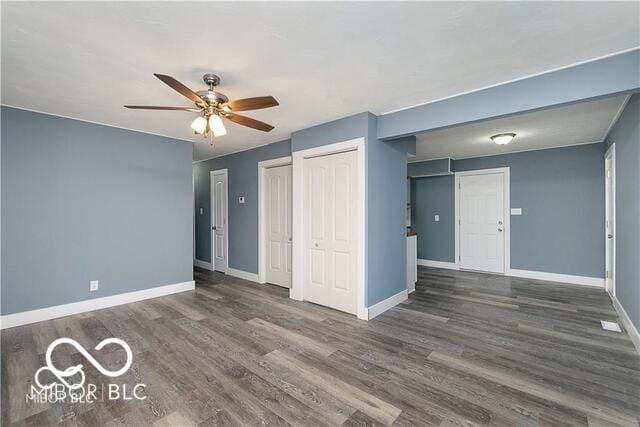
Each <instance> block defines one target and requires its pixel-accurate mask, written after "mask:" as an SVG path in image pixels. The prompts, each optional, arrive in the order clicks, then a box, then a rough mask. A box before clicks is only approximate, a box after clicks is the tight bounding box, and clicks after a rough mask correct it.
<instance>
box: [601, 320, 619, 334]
mask: <svg viewBox="0 0 640 427" xmlns="http://www.w3.org/2000/svg"><path fill="white" fill-rule="evenodd" d="M600 324H601V325H602V329H604V330H605V331H614V332H622V329H620V325H618V324H617V323H616V322H607V321H606V320H601V321H600Z"/></svg>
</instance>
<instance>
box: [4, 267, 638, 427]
mask: <svg viewBox="0 0 640 427" xmlns="http://www.w3.org/2000/svg"><path fill="white" fill-rule="evenodd" d="M195 277H196V281H197V288H196V290H195V291H194V292H185V293H181V294H176V295H172V296H167V297H162V298H157V299H153V300H146V301H143V302H138V303H134V304H128V305H122V306H118V307H113V308H110V309H105V310H99V311H94V312H91V313H86V314H82V315H77V316H70V317H66V318H61V319H57V320H52V321H47V322H41V323H37V324H33V325H28V326H22V327H17V328H13V329H8V330H4V331H2V377H1V379H2V389H1V391H2V397H1V403H2V425H7V426H8V425H38V426H39V425H56V424H62V425H87V426H96V425H120V424H128V425H149V424H157V425H164V426H166V425H191V424H198V425H204V426H209V425H265V424H267V425H287V424H294V425H305V426H327V425H442V426H453V425H463V426H471V425H513V426H525V425H589V426H601V425H638V422H639V419H640V418H639V416H640V356H639V355H638V354H637V353H636V352H635V350H634V347H633V345H632V343H631V341H630V339H629V338H628V336H627V335H626V333H622V334H620V333H615V332H606V331H603V330H602V329H601V328H600V320H613V321H617V316H616V313H615V311H614V310H613V307H612V305H611V302H610V300H609V298H608V297H607V295H606V294H605V292H604V291H603V290H600V289H594V288H588V287H583V286H571V285H558V284H552V283H548V282H538V281H531V280H526V279H515V278H508V277H501V276H494V275H484V274H477V273H469V272H453V271H448V270H440V269H431V268H420V270H419V282H418V285H417V287H416V292H415V293H413V294H412V295H411V296H410V298H409V300H408V301H407V302H405V303H403V304H401V305H399V306H397V307H395V308H393V309H392V310H390V311H388V312H386V313H384V314H383V315H381V316H379V317H378V318H376V319H374V320H372V321H370V322H365V321H361V320H357V319H356V318H354V317H353V316H349V315H346V314H342V313H340V312H337V311H333V310H330V309H326V308H323V307H319V306H316V305H313V304H309V303H301V302H296V301H292V300H290V299H288V298H287V294H288V291H287V290H286V289H282V288H278V287H275V286H269V285H257V284H254V283H250V282H246V281H243V280H240V279H236V278H232V277H226V276H224V275H222V274H218V273H210V272H207V271H204V270H200V269H196V272H195ZM59 337H70V338H73V339H75V340H77V341H78V342H79V343H81V344H82V345H83V346H84V347H85V348H87V349H93V347H95V345H96V344H97V343H98V342H100V341H102V340H103V339H105V338H110V337H117V338H121V339H123V340H124V341H126V342H127V343H128V344H129V345H130V347H131V349H132V352H133V365H132V367H131V369H129V371H128V372H127V373H126V374H124V375H123V376H122V377H119V378H118V381H119V382H121V383H122V382H124V383H126V384H127V385H130V386H133V385H134V384H136V383H140V382H142V383H145V384H146V385H147V388H146V395H147V399H146V400H131V401H123V400H115V401H109V400H104V401H103V400H97V401H94V402H91V403H56V404H53V403H32V402H27V401H26V399H25V393H27V392H28V390H29V386H30V385H31V383H32V381H33V375H34V373H35V371H36V370H37V369H38V368H39V367H40V366H43V365H44V363H45V352H46V349H47V346H48V345H49V344H50V343H51V342H52V341H53V340H55V339H56V338H59ZM93 353H96V351H95V350H92V354H93ZM96 358H97V359H98V360H99V361H100V362H101V363H102V362H103V363H104V364H105V366H106V365H109V366H113V367H120V366H122V363H123V362H122V360H123V359H124V352H123V351H121V350H113V351H111V352H104V353H102V354H99V355H96ZM54 359H55V360H56V361H57V362H58V365H59V366H70V365H71V364H72V363H73V364H78V363H83V364H85V372H86V374H87V381H89V380H91V381H94V382H101V381H105V379H104V378H103V377H101V375H100V374H99V373H98V372H97V371H96V370H95V369H94V368H93V367H92V366H91V365H90V364H89V363H86V360H85V359H84V357H83V356H82V355H81V354H80V353H79V352H77V351H76V350H75V349H73V348H72V347H69V346H64V348H60V350H59V351H56V352H55V357H54ZM65 362H66V363H65ZM114 369H116V368H114Z"/></svg>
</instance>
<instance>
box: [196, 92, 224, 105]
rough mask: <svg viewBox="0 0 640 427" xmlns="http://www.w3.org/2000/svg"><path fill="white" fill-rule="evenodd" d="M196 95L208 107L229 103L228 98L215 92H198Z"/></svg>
mask: <svg viewBox="0 0 640 427" xmlns="http://www.w3.org/2000/svg"><path fill="white" fill-rule="evenodd" d="M196 93H197V94H198V96H199V97H200V98H202V99H204V100H205V101H207V104H209V105H220V104H224V103H225V102H227V101H229V98H227V95H225V94H223V93H220V92H216V91H215V90H200V91H198V92H196Z"/></svg>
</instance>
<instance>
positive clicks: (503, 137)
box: [491, 132, 516, 145]
mask: <svg viewBox="0 0 640 427" xmlns="http://www.w3.org/2000/svg"><path fill="white" fill-rule="evenodd" d="M515 137H516V134H515V133H513V132H509V133H500V134H498V135H493V136H492V137H491V140H492V141H493V142H495V143H496V144H498V145H506V144H508V143H510V142H511V141H512V140H513V138H515Z"/></svg>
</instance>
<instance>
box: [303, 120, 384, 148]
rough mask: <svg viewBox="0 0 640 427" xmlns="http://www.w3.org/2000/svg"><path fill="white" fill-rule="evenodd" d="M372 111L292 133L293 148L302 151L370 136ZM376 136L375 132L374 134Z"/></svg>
mask: <svg viewBox="0 0 640 427" xmlns="http://www.w3.org/2000/svg"><path fill="white" fill-rule="evenodd" d="M370 116H371V113H360V114H355V115H353V116H349V117H345V118H343V119H339V120H334V121H332V122H328V123H323V124H321V125H317V126H313V127H310V128H307V129H303V130H299V131H296V132H293V133H292V134H291V150H292V151H300V150H306V149H309V148H314V147H320V146H323V145H329V144H334V143H336V142H342V141H348V140H350V139H355V138H361V137H364V138H368V137H369V119H370ZM373 135H374V137H375V133H374V134H373Z"/></svg>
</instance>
